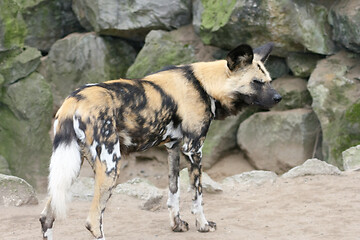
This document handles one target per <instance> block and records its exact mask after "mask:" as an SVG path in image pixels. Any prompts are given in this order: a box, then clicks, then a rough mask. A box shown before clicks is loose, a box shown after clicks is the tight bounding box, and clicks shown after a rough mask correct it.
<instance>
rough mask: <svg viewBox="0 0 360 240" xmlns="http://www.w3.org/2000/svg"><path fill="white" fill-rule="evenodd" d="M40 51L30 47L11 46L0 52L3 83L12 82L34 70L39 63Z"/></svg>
mask: <svg viewBox="0 0 360 240" xmlns="http://www.w3.org/2000/svg"><path fill="white" fill-rule="evenodd" d="M40 58H41V53H40V52H39V51H38V50H37V49H35V48H32V47H24V48H22V49H20V48H13V49H11V50H7V51H3V52H0V74H1V75H2V77H3V78H4V82H3V85H9V84H13V83H15V82H16V81H18V80H19V79H22V78H25V77H27V76H28V75H30V74H31V73H32V72H34V71H35V70H36V68H37V67H38V66H39V64H40Z"/></svg>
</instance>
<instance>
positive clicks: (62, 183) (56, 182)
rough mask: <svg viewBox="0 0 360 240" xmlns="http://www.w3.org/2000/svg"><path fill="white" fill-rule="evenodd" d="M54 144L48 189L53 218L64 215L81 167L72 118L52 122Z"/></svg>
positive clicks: (59, 217)
mask: <svg viewBox="0 0 360 240" xmlns="http://www.w3.org/2000/svg"><path fill="white" fill-rule="evenodd" d="M54 132H55V137H54V144H53V153H52V156H51V162H50V174H49V186H48V191H49V195H50V199H51V209H52V211H53V213H54V214H55V218H58V219H61V218H65V217H66V212H67V203H68V202H69V201H70V200H71V194H70V191H69V190H70V187H71V185H72V183H73V181H74V180H75V179H76V178H77V176H78V175H79V172H80V167H81V155H80V147H79V144H78V143H77V138H76V134H75V131H74V126H73V119H66V120H63V121H61V122H59V123H58V120H56V121H55V123H54Z"/></svg>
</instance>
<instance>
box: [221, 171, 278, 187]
mask: <svg viewBox="0 0 360 240" xmlns="http://www.w3.org/2000/svg"><path fill="white" fill-rule="evenodd" d="M276 179H277V174H276V173H274V172H271V171H262V170H254V171H250V172H244V173H241V174H237V175H234V176H231V177H227V178H225V179H224V180H223V181H222V184H223V185H225V186H234V185H235V184H241V185H244V186H261V185H263V184H265V183H275V182H276Z"/></svg>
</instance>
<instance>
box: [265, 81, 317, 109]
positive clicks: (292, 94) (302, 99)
mask: <svg viewBox="0 0 360 240" xmlns="http://www.w3.org/2000/svg"><path fill="white" fill-rule="evenodd" d="M272 86H273V87H274V88H275V89H276V91H278V92H279V93H280V95H281V96H282V100H281V102H280V103H278V104H277V105H275V107H273V108H272V110H275V111H278V110H288V109H295V108H304V107H307V106H311V103H312V99H311V96H310V93H309V91H308V90H307V81H305V80H304V79H302V78H296V77H291V76H285V77H282V78H278V79H276V80H275V81H273V82H272Z"/></svg>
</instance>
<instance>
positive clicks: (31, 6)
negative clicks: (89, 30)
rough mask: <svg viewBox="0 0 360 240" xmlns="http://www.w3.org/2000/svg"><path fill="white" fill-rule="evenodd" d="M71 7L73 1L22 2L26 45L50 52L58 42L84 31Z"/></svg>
mask: <svg viewBox="0 0 360 240" xmlns="http://www.w3.org/2000/svg"><path fill="white" fill-rule="evenodd" d="M18 2H19V1H18ZM71 5H72V0H35V1H22V2H21V8H22V10H21V12H22V16H23V19H24V21H25V24H26V29H27V34H26V38H25V44H26V45H29V46H31V47H35V48H37V49H39V50H41V51H45V52H48V51H49V49H50V47H51V45H52V44H53V43H54V42H55V41H56V40H58V39H60V38H63V37H65V36H66V35H68V34H70V33H72V32H79V31H84V29H83V28H82V27H81V25H80V23H79V22H78V20H77V18H76V16H75V14H74V12H73V11H72V8H71ZM49 23H51V24H49Z"/></svg>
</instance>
